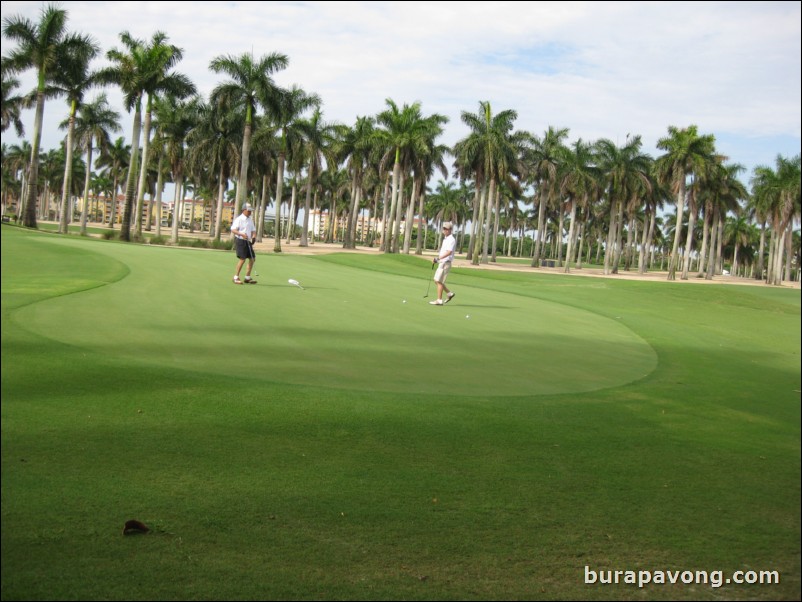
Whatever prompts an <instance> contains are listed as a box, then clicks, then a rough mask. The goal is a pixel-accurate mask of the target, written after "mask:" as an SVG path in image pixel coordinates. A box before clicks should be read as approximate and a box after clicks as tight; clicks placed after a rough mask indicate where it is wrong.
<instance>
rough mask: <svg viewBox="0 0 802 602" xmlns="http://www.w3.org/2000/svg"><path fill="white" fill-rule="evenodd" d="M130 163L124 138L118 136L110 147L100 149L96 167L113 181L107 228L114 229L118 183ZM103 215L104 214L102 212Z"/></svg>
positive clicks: (127, 146) (128, 150) (127, 145)
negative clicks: (101, 169) (102, 170)
mask: <svg viewBox="0 0 802 602" xmlns="http://www.w3.org/2000/svg"><path fill="white" fill-rule="evenodd" d="M130 161H131V145H130V144H126V143H125V138H123V137H122V136H120V137H119V138H117V139H116V140H115V141H114V142H113V143H112V144H111V145H109V146H108V147H106V148H101V149H100V156H99V157H98V159H97V166H98V167H101V168H103V169H104V173H108V174H109V176H110V177H111V178H112V180H113V181H114V187H113V189H112V191H113V194H112V196H111V207H110V209H109V219H108V221H109V228H111V229H112V230H113V229H114V222H115V221H116V213H117V193H118V192H119V190H120V182H121V181H122V179H123V178H124V177H125V175H126V173H127V170H128V165H129V163H130ZM104 215H105V212H104Z"/></svg>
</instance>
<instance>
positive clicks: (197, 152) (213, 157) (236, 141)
mask: <svg viewBox="0 0 802 602" xmlns="http://www.w3.org/2000/svg"><path fill="white" fill-rule="evenodd" d="M198 118H199V120H198V124H197V126H196V127H195V128H194V129H193V130H192V131H191V132H189V134H188V135H187V145H188V148H189V152H188V157H187V160H188V162H189V165H190V169H192V170H193V171H197V170H198V169H200V168H201V167H206V168H207V169H208V170H209V171H210V172H212V173H214V174H215V180H216V183H217V188H218V189H217V209H216V210H215V222H214V239H215V240H218V241H219V240H220V235H221V230H222V222H223V199H224V196H225V190H226V186H227V183H228V180H229V179H230V178H231V175H232V174H233V173H235V172H236V169H237V166H238V165H239V163H240V155H239V153H240V148H241V146H242V135H243V128H244V125H245V119H244V111H243V112H242V113H237V112H235V111H232V110H230V108H229V107H228V106H227V105H225V104H222V105H221V104H216V103H209V104H203V105H201V106H200V107H199V112H198Z"/></svg>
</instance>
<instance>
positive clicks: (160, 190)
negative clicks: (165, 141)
mask: <svg viewBox="0 0 802 602" xmlns="http://www.w3.org/2000/svg"><path fill="white" fill-rule="evenodd" d="M161 151H162V149H159V167H158V168H157V169H158V170H159V177H158V178H157V179H156V236H161V235H162V194H164V175H163V173H162V164H163V162H164V153H163V152H161Z"/></svg>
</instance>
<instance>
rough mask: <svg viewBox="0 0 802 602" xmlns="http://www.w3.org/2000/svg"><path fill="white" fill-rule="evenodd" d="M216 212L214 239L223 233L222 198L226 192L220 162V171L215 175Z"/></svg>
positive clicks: (217, 238)
mask: <svg viewBox="0 0 802 602" xmlns="http://www.w3.org/2000/svg"><path fill="white" fill-rule="evenodd" d="M217 182H218V184H217V213H216V215H215V216H214V239H215V240H220V236H222V233H223V198H224V197H225V194H226V179H225V177H224V173H223V165H222V163H221V164H220V172H219V174H218V176H217Z"/></svg>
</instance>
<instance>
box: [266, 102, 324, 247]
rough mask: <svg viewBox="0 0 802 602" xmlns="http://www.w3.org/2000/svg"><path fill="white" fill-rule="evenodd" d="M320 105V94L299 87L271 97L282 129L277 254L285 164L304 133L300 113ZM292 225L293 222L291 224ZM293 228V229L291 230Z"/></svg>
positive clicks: (274, 118)
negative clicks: (301, 127)
mask: <svg viewBox="0 0 802 602" xmlns="http://www.w3.org/2000/svg"><path fill="white" fill-rule="evenodd" d="M320 105H321V100H320V97H319V96H318V95H317V94H309V93H307V92H304V91H303V90H302V89H301V88H299V87H298V86H293V87H292V88H290V89H289V90H285V91H283V92H282V93H281V94H278V95H277V96H276V97H275V98H273V99H271V107H270V109H271V110H270V118H271V120H272V122H273V125H274V126H275V127H276V128H278V131H279V132H280V136H279V138H280V141H279V148H278V168H277V170H276V232H275V235H276V238H275V243H274V245H273V251H274V252H275V253H281V202H282V200H283V195H284V166H285V163H286V162H287V160H289V161H290V163H292V161H293V156H292V153H293V151H294V150H295V149H298V148H299V146H300V141H301V132H300V130H299V128H298V127H297V124H298V121H299V120H300V119H301V116H302V115H303V114H304V113H305V112H306V111H307V110H308V109H311V108H317V107H319V106H320ZM289 227H290V228H291V227H292V226H291V225H290V226H289ZM290 231H291V230H290Z"/></svg>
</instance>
